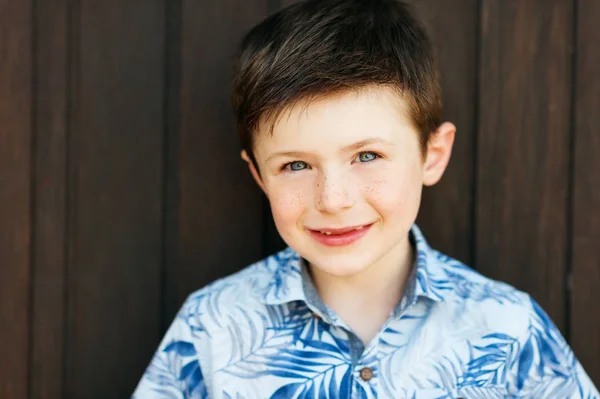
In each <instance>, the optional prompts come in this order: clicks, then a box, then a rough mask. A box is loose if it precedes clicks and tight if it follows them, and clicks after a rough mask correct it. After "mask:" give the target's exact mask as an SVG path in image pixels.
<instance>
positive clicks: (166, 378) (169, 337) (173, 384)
mask: <svg viewBox="0 0 600 399" xmlns="http://www.w3.org/2000/svg"><path fill="white" fill-rule="evenodd" d="M185 307H186V305H184V307H183V308H182V310H181V311H180V312H179V313H178V314H177V316H176V317H175V320H174V321H173V323H172V324H171V326H170V327H169V329H168V330H167V333H166V334H165V336H164V338H163V339H162V341H161V343H160V345H159V347H158V349H157V351H156V352H155V354H154V356H153V357H152V360H151V361H150V364H149V365H148V368H147V369H146V371H145V372H144V375H143V376H142V379H141V380H140V382H139V384H138V386H137V388H136V390H135V391H134V393H133V396H132V398H133V399H155V398H156V399H158V398H161V399H162V398H173V399H184V398H207V397H208V394H207V391H206V386H205V384H204V377H203V375H202V370H201V369H200V362H199V360H198V356H197V349H196V347H195V345H194V339H197V338H195V337H194V335H193V331H192V330H193V329H192V327H190V325H189V324H188V322H187V316H186V311H185Z"/></svg>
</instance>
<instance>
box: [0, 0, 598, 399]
mask: <svg viewBox="0 0 600 399" xmlns="http://www.w3.org/2000/svg"><path fill="white" fill-rule="evenodd" d="M414 2H415V3H418V4H417V5H418V7H419V9H420V10H421V12H422V15H423V16H424V17H425V18H426V20H427V21H428V22H429V24H430V26H431V28H432V31H433V34H434V37H435V39H436V40H437V44H438V48H439V56H440V62H441V69H442V75H443V88H444V92H445V95H444V99H445V106H446V111H445V113H446V118H447V119H449V120H452V121H454V122H455V123H456V125H457V126H458V129H459V133H458V137H457V142H456V147H455V151H454V154H453V160H452V162H451V165H450V167H449V170H448V172H447V174H446V175H445V177H444V180H443V181H442V182H441V183H440V184H439V185H438V186H436V187H434V188H432V189H427V190H426V192H425V196H424V200H423V207H422V211H421V215H420V217H419V223H420V225H421V227H422V229H423V230H424V232H425V233H426V235H427V236H428V237H429V239H430V241H431V243H432V244H433V245H434V246H436V247H438V248H439V249H441V250H443V251H445V252H447V253H449V254H450V255H453V256H455V257H457V258H459V259H461V260H463V261H465V262H467V263H469V264H471V265H473V266H474V267H475V268H477V269H478V270H479V271H481V272H483V273H484V274H486V275H488V276H490V277H493V278H497V279H501V280H504V281H507V282H509V283H511V284H513V285H515V286H517V287H518V288H520V289H523V290H526V291H528V292H530V293H531V294H532V295H533V296H534V297H535V298H536V299H537V300H538V301H539V302H540V303H541V304H542V306H543V307H544V308H545V309H546V310H547V312H548V313H549V314H550V315H551V317H552V318H553V320H554V321H555V322H556V324H557V325H558V326H559V327H560V329H561V330H562V331H563V333H564V334H565V336H566V337H567V338H568V339H569V341H570V343H571V345H572V347H573V348H574V350H575V353H576V355H577V356H578V358H579V359H580V361H581V362H582V364H583V365H584V367H585V368H586V369H587V371H588V373H589V374H590V375H591V377H592V379H593V380H594V381H595V383H596V384H600V316H599V312H598V308H599V307H600V289H599V287H600V245H599V244H598V242H599V241H600V210H599V209H600V160H599V159H600V157H599V156H598V154H600V135H599V134H598V126H600V112H599V111H600V68H599V67H598V65H599V64H600V46H599V45H598V43H600V33H599V31H598V29H597V26H596V25H597V23H596V22H597V21H599V20H600V2H598V1H596V0H451V1H450V0H414ZM287 3H290V2H289V1H286V0H206V1H201V2H200V1H191V0H144V1H120V0H102V1H100V0H57V1H54V2H42V1H38V0H0V204H1V206H0V320H2V328H0V342H2V350H1V351H0V353H1V354H2V355H1V357H2V362H0V397H2V398H18V399H20V398H27V397H30V398H63V397H65V398H118V397H127V396H129V395H130V394H131V392H132V391H133V389H134V387H135V385H136V383H137V381H138V380H139V378H140V377H141V374H142V372H143V370H144V368H145V367H146V365H147V364H148V362H149V360H150V356H151V354H152V353H153V352H154V350H155V348H156V346H157V345H158V342H159V340H160V338H161V336H162V334H163V333H164V331H165V330H166V328H167V326H168V325H169V324H170V322H171V320H172V318H173V316H174V314H175V312H176V310H177V309H178V307H179V306H180V305H181V303H182V301H183V300H184V299H185V297H186V296H187V294H188V293H190V292H191V291H193V290H195V289H197V288H199V287H201V286H203V285H204V284H206V283H208V282H210V281H212V280H214V279H215V278H217V277H220V276H223V275H226V274H229V273H231V272H234V271H236V270H238V269H240V268H241V267H243V266H245V265H247V264H248V263H250V262H252V261H255V260H257V259H259V258H261V257H263V256H264V255H266V254H268V253H270V252H273V251H274V250H276V249H278V248H280V247H281V241H280V239H279V237H278V236H277V233H276V231H275V230H274V227H273V224H272V221H271V220H270V216H269V213H268V208H267V206H266V203H265V200H264V198H263V197H262V195H261V193H260V192H259V191H258V189H257V188H255V187H254V185H253V183H252V181H251V178H250V175H249V173H248V172H247V170H246V168H245V166H244V165H243V163H242V162H241V161H240V160H239V147H238V143H237V140H236V137H235V134H234V131H233V118H232V116H231V113H230V109H229V106H228V87H229V83H228V79H229V66H230V62H231V56H232V52H233V49H234V47H235V45H236V43H237V41H238V40H239V39H240V37H241V35H242V34H243V32H245V31H246V30H247V29H248V28H250V27H251V26H252V25H253V24H255V23H256V22H258V21H259V20H261V19H262V18H263V17H265V16H266V15H268V14H269V13H271V12H273V11H275V10H276V9H278V8H280V7H281V6H283V5H285V4H287Z"/></svg>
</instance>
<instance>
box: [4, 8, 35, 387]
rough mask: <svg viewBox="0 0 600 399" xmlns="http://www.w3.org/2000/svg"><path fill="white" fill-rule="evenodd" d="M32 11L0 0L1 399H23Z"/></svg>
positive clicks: (27, 329) (26, 360) (27, 303)
mask: <svg viewBox="0 0 600 399" xmlns="http://www.w3.org/2000/svg"><path fill="white" fill-rule="evenodd" d="M31 13H32V5H31V2H30V1H27V0H23V1H10V0H0V320H2V328H0V342H2V361H1V362H0V397H2V398H7V399H12V398H15V399H16V398H26V397H27V395H28V389H27V384H28V366H29V335H30V324H29V310H30V309H29V307H30V300H29V298H30V278H31V272H30V243H31V215H30V207H31V201H32V194H31V173H32V170H31V139H32V137H31V129H32V124H31V113H32V95H31V92H32V81H31V71H32V68H33V65H32V63H33V58H32V34H31V32H32V24H31Z"/></svg>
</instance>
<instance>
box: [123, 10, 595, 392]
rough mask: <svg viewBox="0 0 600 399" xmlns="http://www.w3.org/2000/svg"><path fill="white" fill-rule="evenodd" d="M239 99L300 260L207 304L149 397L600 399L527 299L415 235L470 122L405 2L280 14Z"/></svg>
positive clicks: (170, 337) (155, 362)
mask: <svg viewBox="0 0 600 399" xmlns="http://www.w3.org/2000/svg"><path fill="white" fill-rule="evenodd" d="M232 98H233V107H234V110H235V114H236V117H237V122H238V131H239V134H240V138H241V141H242V148H243V151H242V158H243V159H244V160H245V161H246V162H247V163H248V166H249V169H250V171H251V173H252V176H253V177H254V179H255V180H256V182H257V184H258V185H259V186H260V187H261V189H262V190H263V191H264V193H265V194H266V196H267V198H268V199H269V202H270V205H271V210H272V213H273V217H274V220H275V223H276V226H277V229H278V231H279V233H280V234H281V236H282V238H283V239H284V240H285V241H286V243H287V244H288V245H289V246H290V248H288V249H286V250H284V251H282V252H280V253H278V254H276V255H273V256H271V257H269V258H267V259H266V260H264V261H261V262H258V263H257V264H254V265H252V266H250V267H248V268H246V269H244V270H242V271H241V272H239V273H237V274H235V275H233V276H230V277H227V278H225V279H222V280H219V281H217V282H215V283H213V284H211V285H210V286H208V287H206V288H204V289H201V290H199V291H197V292H196V293H193V294H192V295H191V296H190V297H189V298H188V299H187V301H186V302H185V304H184V305H183V307H182V309H181V311H180V312H179V314H178V315H177V317H176V319H175V321H174V322H173V324H172V325H171V327H170V329H169V331H168V332H167V334H166V336H165V338H164V339H163V341H162V343H161V344H160V347H159V349H158V351H157V352H156V355H155V356H154V358H153V359H152V362H151V364H150V366H149V367H148V369H147V371H146V373H145V374H144V376H143V378H142V380H141V382H140V384H139V386H138V387H137V390H136V392H135V394H134V396H136V397H139V398H159V397H174V398H182V397H195V398H205V397H210V398H375V397H379V398H457V397H463V398H504V397H528V398H567V397H568V398H597V397H598V396H599V395H598V392H597V390H596V389H595V388H594V386H593V384H592V382H591V381H590V380H589V378H588V377H587V375H586V373H585V372H584V370H583V369H582V368H581V366H580V365H579V363H578V362H577V360H576V359H575V357H574V356H573V354H572V352H571V350H570V348H569V347H568V345H567V344H566V343H565V341H564V340H563V338H562V337H561V335H560V333H559V332H558V330H557V329H556V328H555V326H554V325H553V324H552V322H551V321H550V320H549V319H548V317H547V316H546V314H545V313H544V312H543V310H542V309H540V307H539V306H538V305H537V304H536V303H535V302H534V301H533V300H532V299H531V298H530V297H529V296H528V295H527V294H524V293H522V292H519V291H517V290H515V289H514V288H512V287H510V286H508V285H505V284H502V283H499V282H494V281H491V280H489V279H487V278H485V277H483V276H481V275H479V274H477V273H476V272H474V271H473V270H471V269H469V268H468V267H466V266H464V265H462V264H461V263H459V262H458V261H455V260H453V259H450V258H448V257H446V256H444V255H442V254H440V253H438V252H436V251H435V250H433V249H431V248H430V247H429V246H428V245H427V243H426V241H425V239H424V237H423V235H422V234H421V232H420V231H419V229H418V228H417V227H416V226H414V221H415V219H416V216H417V211H418V208H419V203H420V198H421V189H422V186H423V185H432V184H435V183H436V182H437V181H438V180H439V179H440V178H441V176H442V174H443V172H444V169H445V168H446V165H447V163H448V160H449V158H450V153H451V149H452V144H453V140H454V134H455V127H454V126H453V125H452V124H451V123H442V121H441V119H440V118H441V116H440V115H441V101H440V89H439V86H438V80H437V73H436V69H435V61H434V58H433V51H432V48H431V44H430V41H429V39H428V37H427V36H426V34H425V31H424V29H423V27H422V26H421V24H420V23H419V22H418V21H417V20H416V19H415V17H414V16H413V15H412V13H411V12H410V10H409V8H408V7H407V6H406V5H405V4H403V3H401V2H398V1H393V0H387V1H386V0H369V1H367V0H311V1H308V2H305V3H300V4H296V5H294V6H291V7H289V8H287V9H285V10H283V11H281V12H279V13H277V14H275V15H273V16H271V17H269V18H267V19H266V20H265V21H263V22H262V23H261V24H259V25H258V26H256V27H255V28H254V29H252V30H251V31H250V32H249V33H248V35H247V36H246V38H245V39H244V41H243V43H242V47H241V51H240V54H239V57H238V62H237V65H236V74H235V81H234V94H233V97H232ZM233 245H234V244H233Z"/></svg>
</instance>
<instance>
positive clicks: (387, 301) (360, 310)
mask: <svg viewBox="0 0 600 399" xmlns="http://www.w3.org/2000/svg"><path fill="white" fill-rule="evenodd" d="M413 262H414V250H413V248H412V245H411V244H410V241H409V239H408V235H407V237H406V239H405V240H403V241H402V242H400V243H398V245H396V247H394V248H392V250H390V252H388V253H387V254H386V255H385V256H384V257H383V258H381V259H379V260H378V261H377V262H375V263H374V264H372V265H371V266H369V267H367V268H366V269H365V270H362V271H361V272H360V273H357V274H354V275H350V276H333V275H330V274H327V273H324V272H322V271H321V270H319V268H316V267H311V268H310V269H311V274H312V278H313V280H314V284H315V286H316V288H317V291H318V292H319V295H320V296H321V298H322V299H323V302H324V303H325V304H326V305H327V306H328V307H329V308H330V309H332V310H333V311H334V312H335V313H336V314H337V315H338V316H339V317H340V318H341V319H342V320H344V322H345V323H346V324H347V325H348V326H349V327H350V328H351V329H352V330H353V331H354V333H355V334H356V335H358V337H359V338H361V339H362V341H363V342H364V343H365V344H367V343H368V342H370V341H371V339H372V338H373V337H374V336H375V335H376V334H377V332H378V331H379V330H380V329H381V327H382V326H383V324H384V323H385V322H386V320H387V319H388V317H389V315H390V313H391V312H392V310H393V309H394V308H395V307H396V305H397V304H398V302H399V301H400V299H401V298H402V295H403V293H404V288H405V285H406V281H407V279H408V276H409V275H410V272H411V269H412V265H413Z"/></svg>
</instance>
